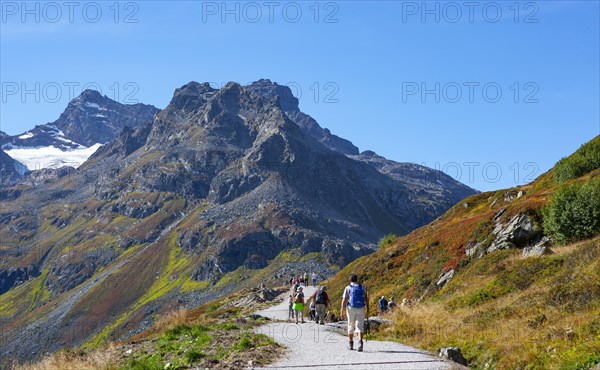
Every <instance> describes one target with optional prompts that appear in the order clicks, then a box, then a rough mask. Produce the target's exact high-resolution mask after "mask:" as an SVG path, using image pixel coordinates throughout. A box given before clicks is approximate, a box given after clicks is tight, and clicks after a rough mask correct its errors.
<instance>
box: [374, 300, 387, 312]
mask: <svg viewBox="0 0 600 370" xmlns="http://www.w3.org/2000/svg"><path fill="white" fill-rule="evenodd" d="M377 305H378V306H379V313H380V314H383V313H385V311H387V309H388V301H387V300H386V299H385V296H381V298H379V300H378V301H377Z"/></svg>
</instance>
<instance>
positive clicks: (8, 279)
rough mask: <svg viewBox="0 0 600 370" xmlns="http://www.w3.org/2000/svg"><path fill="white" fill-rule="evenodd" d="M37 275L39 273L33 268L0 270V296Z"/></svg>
mask: <svg viewBox="0 0 600 370" xmlns="http://www.w3.org/2000/svg"><path fill="white" fill-rule="evenodd" d="M39 274H40V272H39V270H38V269H37V267H35V266H29V267H16V268H15V267H11V268H9V269H8V270H0V294H4V293H6V292H7V291H9V290H10V289H12V288H13V287H15V286H17V285H19V284H22V283H24V282H26V281H27V280H29V279H30V278H32V277H35V276H38V275H39Z"/></svg>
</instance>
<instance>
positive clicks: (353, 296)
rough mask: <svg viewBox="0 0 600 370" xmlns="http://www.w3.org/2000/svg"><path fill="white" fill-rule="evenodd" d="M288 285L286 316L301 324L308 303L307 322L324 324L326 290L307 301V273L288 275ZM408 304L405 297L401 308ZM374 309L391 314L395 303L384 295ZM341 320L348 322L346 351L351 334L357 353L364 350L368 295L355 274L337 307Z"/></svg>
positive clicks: (351, 346) (314, 278)
mask: <svg viewBox="0 0 600 370" xmlns="http://www.w3.org/2000/svg"><path fill="white" fill-rule="evenodd" d="M289 283H290V284H291V285H292V294H290V295H289V297H288V303H289V313H288V317H289V319H290V320H295V323H296V324H298V323H299V322H300V323H304V322H305V321H304V309H305V303H306V301H307V300H308V301H310V304H309V309H310V310H309V312H310V320H311V321H314V322H315V323H317V324H320V325H325V318H326V315H327V308H328V307H329V305H330V299H329V295H328V294H327V288H326V287H325V286H324V285H322V286H319V287H317V289H316V290H315V292H314V293H313V294H312V296H311V297H309V298H308V299H306V297H305V293H304V289H303V287H302V286H301V285H304V287H308V274H307V273H304V275H298V276H294V275H292V276H290V280H289ZM312 283H313V286H315V287H316V285H317V275H316V274H315V273H313V274H312ZM409 304H410V301H408V300H407V299H406V298H405V299H404V300H403V301H402V305H403V306H404V305H409ZM377 306H378V308H379V313H380V314H384V313H386V312H389V311H393V310H394V309H395V308H396V307H397V303H396V301H394V298H393V297H391V298H390V300H389V301H388V300H387V299H386V297H385V296H383V295H382V296H381V297H380V298H379V299H378V300H377ZM340 317H341V319H342V320H345V319H347V326H348V348H349V349H350V350H354V333H355V332H358V348H357V350H358V351H359V352H362V351H363V347H364V336H365V329H367V327H368V325H367V326H365V321H366V320H368V317H369V297H368V294H367V288H366V287H365V286H364V285H363V284H361V283H359V281H358V276H357V275H355V274H352V275H350V282H349V284H348V285H347V286H346V287H345V288H344V293H343V295H342V304H341V307H340Z"/></svg>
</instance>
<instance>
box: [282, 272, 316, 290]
mask: <svg viewBox="0 0 600 370" xmlns="http://www.w3.org/2000/svg"><path fill="white" fill-rule="evenodd" d="M310 277H311V278H312V285H313V286H314V287H316V286H317V273H316V272H313V273H312V275H311V276H310ZM308 278H309V276H308V273H307V272H305V273H304V275H294V274H291V275H290V279H289V280H288V283H289V284H290V285H292V286H295V285H298V286H304V287H307V286H308Z"/></svg>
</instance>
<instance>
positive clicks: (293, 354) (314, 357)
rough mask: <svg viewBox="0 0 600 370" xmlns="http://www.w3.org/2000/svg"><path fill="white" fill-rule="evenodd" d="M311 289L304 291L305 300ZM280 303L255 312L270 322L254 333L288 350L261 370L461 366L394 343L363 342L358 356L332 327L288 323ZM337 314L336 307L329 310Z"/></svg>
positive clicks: (346, 338) (454, 367)
mask: <svg viewBox="0 0 600 370" xmlns="http://www.w3.org/2000/svg"><path fill="white" fill-rule="evenodd" d="M314 292H315V288H313V287H307V288H304V294H305V297H306V300H308V297H310V296H312V294H313V293H314ZM289 294H291V292H288V293H285V294H284V300H283V302H282V303H280V304H278V305H275V306H272V307H269V308H267V309H265V310H261V311H257V312H256V314H258V315H261V316H264V317H268V318H270V319H271V320H272V322H270V323H269V324H266V325H263V326H261V327H259V328H258V329H257V332H258V333H262V334H266V335H268V336H269V337H271V338H272V339H274V340H275V341H276V342H277V343H279V344H281V345H283V346H285V347H287V348H288V352H287V353H286V355H285V358H283V359H281V360H279V361H277V362H275V363H273V364H270V365H268V366H267V367H264V369H294V370H295V369H318V370H320V369H342V370H345V369H349V370H357V369H360V370H363V369H364V370H369V369H377V370H379V369H382V370H384V369H407V370H408V369H410V370H413V369H448V370H449V369H460V368H462V367H461V366H458V365H455V364H453V363H450V362H447V361H444V360H443V359H442V358H440V357H436V356H434V355H432V354H430V353H427V352H425V351H422V350H420V349H417V348H413V347H409V346H406V345H403V344H400V343H395V342H382V341H375V340H367V341H365V343H364V351H363V352H358V351H356V348H357V347H358V337H357V336H355V338H354V350H353V351H351V350H349V349H348V337H346V336H343V335H341V334H339V333H338V332H336V331H334V327H333V325H332V324H325V325H316V324H315V323H314V322H312V321H310V320H309V319H308V318H305V321H306V323H304V324H295V323H294V322H293V321H288V300H287V297H288V295H289ZM329 309H330V310H331V309H333V310H336V312H337V310H338V309H339V307H330V308H329Z"/></svg>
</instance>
